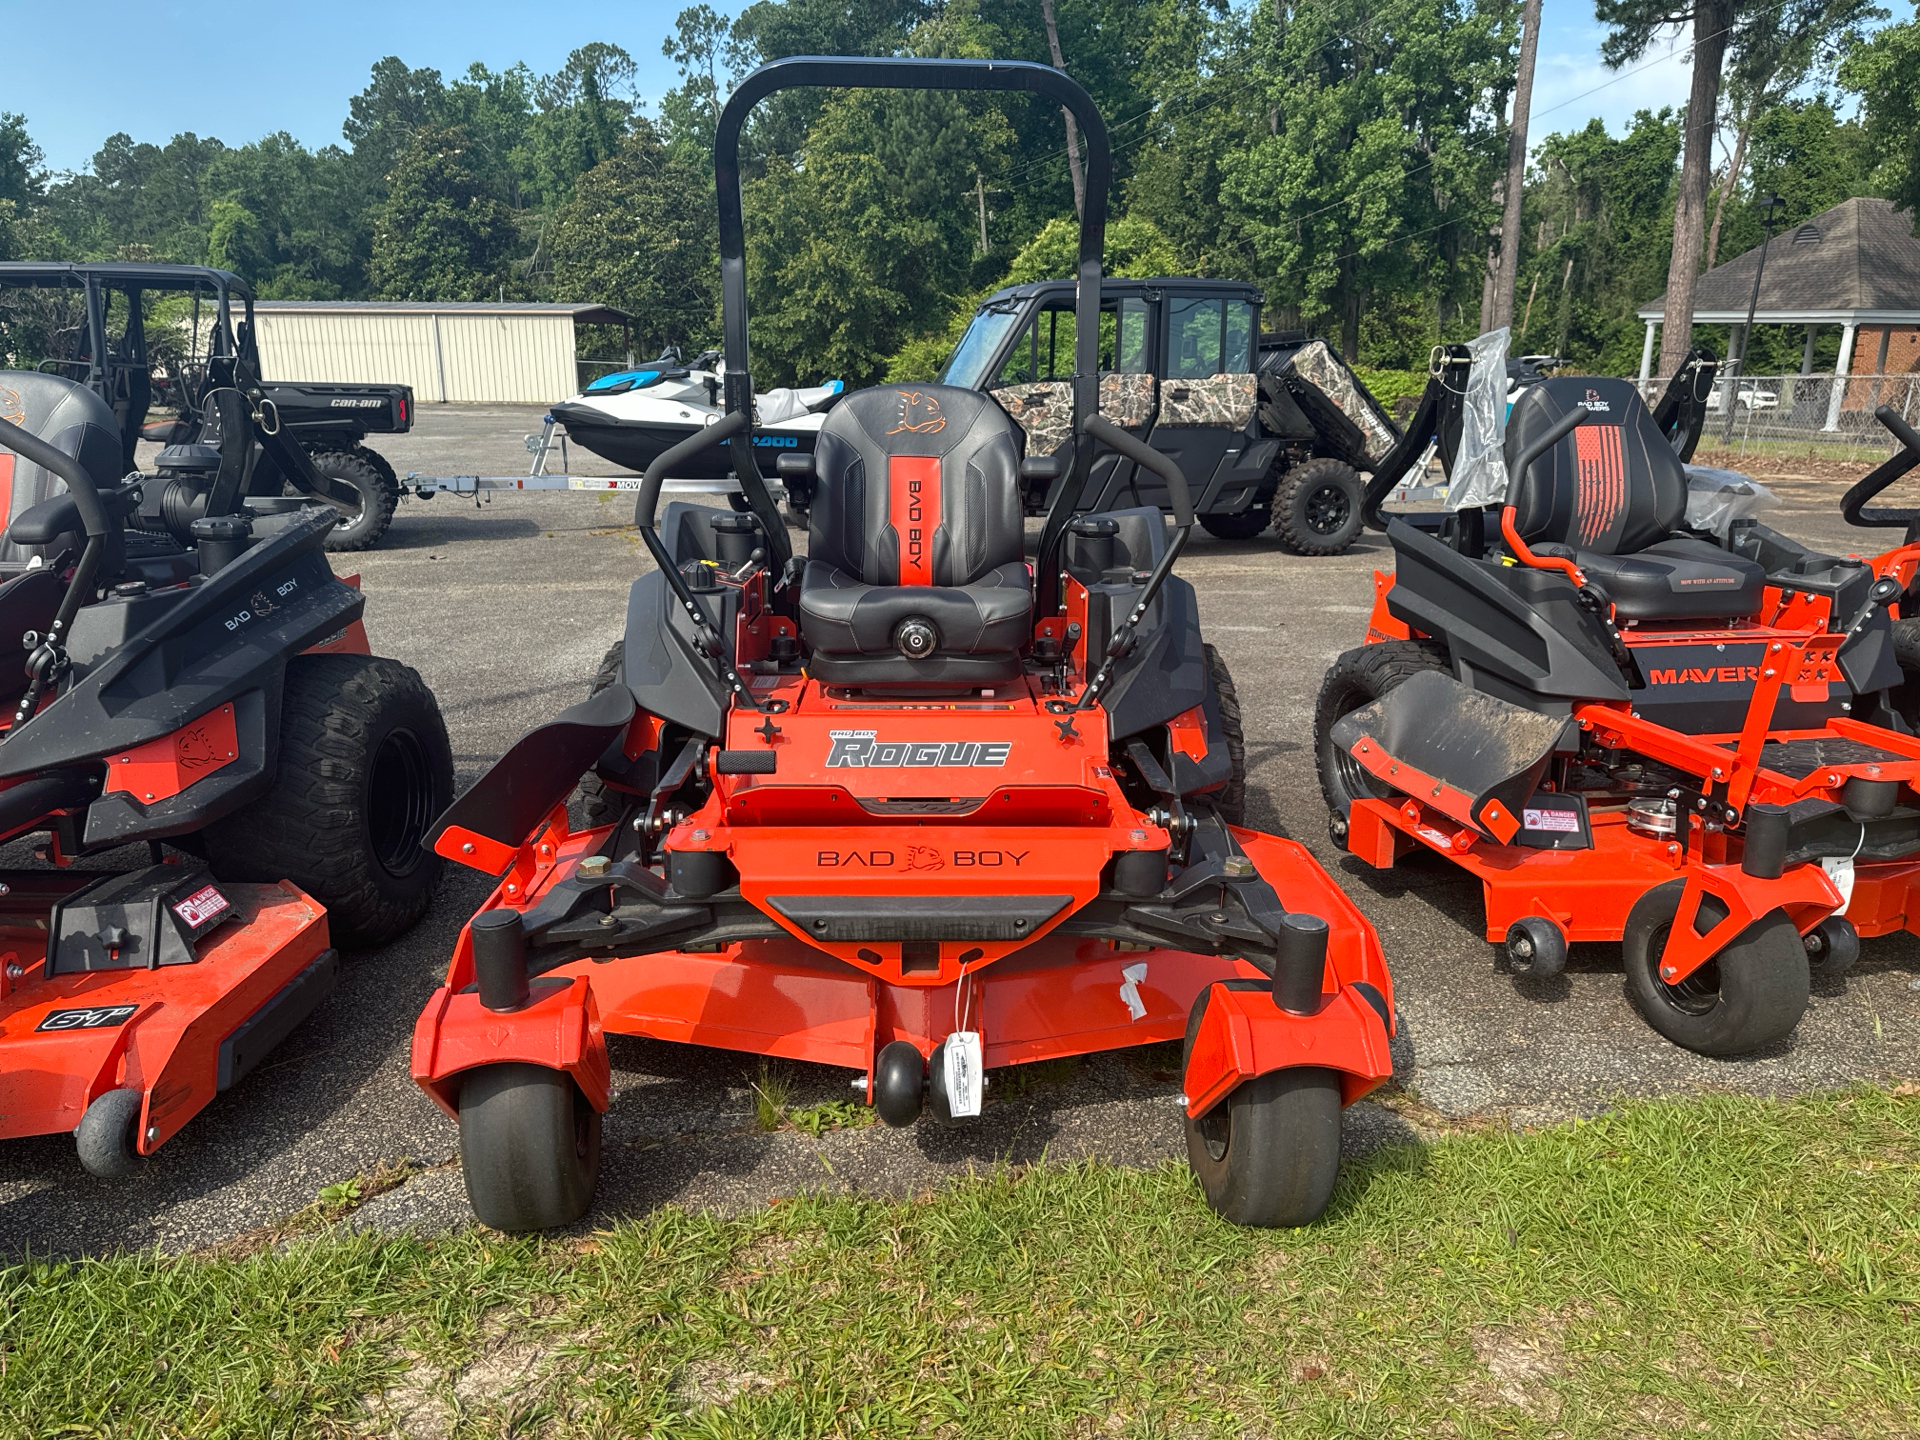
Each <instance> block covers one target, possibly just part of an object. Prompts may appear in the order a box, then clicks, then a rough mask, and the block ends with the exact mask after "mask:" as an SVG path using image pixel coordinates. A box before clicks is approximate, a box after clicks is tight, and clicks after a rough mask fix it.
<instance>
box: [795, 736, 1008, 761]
mask: <svg viewBox="0 0 1920 1440" xmlns="http://www.w3.org/2000/svg"><path fill="white" fill-rule="evenodd" d="M827 734H828V735H829V736H830V737H831V738H832V740H833V747H832V748H831V749H830V750H829V751H828V752H827V768H828V769H829V770H839V769H854V770H897V769H905V770H958V769H964V768H967V767H969V766H971V767H976V768H978V767H983V766H984V767H986V768H989V769H997V768H998V767H1000V766H1002V765H1005V764H1006V763H1007V756H1008V755H1009V754H1010V753H1011V752H1012V750H1013V744H1012V742H1011V741H1007V740H993V741H975V740H960V741H952V740H947V741H941V740H881V739H878V738H876V736H875V734H874V732H873V731H871V730H829V731H828V732H827Z"/></svg>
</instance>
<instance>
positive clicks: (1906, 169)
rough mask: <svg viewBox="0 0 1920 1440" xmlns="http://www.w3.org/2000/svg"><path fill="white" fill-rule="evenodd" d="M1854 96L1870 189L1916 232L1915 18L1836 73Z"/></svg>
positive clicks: (1918, 57)
mask: <svg viewBox="0 0 1920 1440" xmlns="http://www.w3.org/2000/svg"><path fill="white" fill-rule="evenodd" d="M1840 83H1841V84H1843V85H1844V86H1846V88H1847V89H1849V90H1851V91H1853V92H1854V93H1855V94H1857V95H1859V96H1860V101H1861V103H1860V110H1861V115H1862V117H1863V119H1864V121H1865V126H1864V128H1865V139H1866V145H1867V150H1868V155H1869V157H1870V158H1871V160H1872V163H1873V166H1874V169H1873V176H1872V183H1873V188H1874V189H1875V190H1876V191H1877V192H1878V193H1880V194H1882V195H1885V196H1886V197H1887V198H1888V199H1890V200H1892V201H1893V203H1894V204H1895V205H1896V206H1898V207H1899V208H1900V209H1902V210H1905V211H1907V212H1909V213H1910V214H1912V215H1913V217H1914V222H1915V228H1916V231H1920V16H1917V17H1916V18H1915V19H1912V20H1909V21H1907V22H1906V23H1905V24H1903V25H1890V26H1888V27H1887V28H1886V29H1885V30H1882V31H1881V32H1880V33H1879V34H1878V35H1875V36H1874V37H1873V39H1872V40H1871V41H1870V42H1868V43H1867V44H1865V45H1862V46H1860V47H1859V48H1858V49H1856V50H1855V51H1854V52H1853V53H1852V54H1851V55H1849V56H1848V57H1847V58H1846V60H1845V61H1844V62H1843V63H1842V64H1841V67H1840Z"/></svg>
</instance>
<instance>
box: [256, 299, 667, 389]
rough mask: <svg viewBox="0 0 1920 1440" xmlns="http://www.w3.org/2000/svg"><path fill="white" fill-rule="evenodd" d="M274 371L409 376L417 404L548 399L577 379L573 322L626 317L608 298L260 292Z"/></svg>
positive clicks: (262, 328) (315, 376)
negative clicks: (604, 301)
mask: <svg viewBox="0 0 1920 1440" xmlns="http://www.w3.org/2000/svg"><path fill="white" fill-rule="evenodd" d="M254 317H255V322H256V325H257V327H258V330H259V335H258V337H257V338H258V342H259V346H260V366H261V369H262V370H263V371H264V372H265V374H266V376H267V378H268V379H271V380H315V381H332V382H336V383H350V384H381V385H393V384H398V385H411V386H412V387H413V394H414V399H415V401H416V402H418V403H420V404H431V403H433V402H435V401H438V402H442V403H451V404H456V405H480V404H488V403H496V404H530V405H545V404H550V403H552V402H553V401H555V400H564V399H566V397H567V396H569V395H572V394H574V393H576V392H577V391H578V390H579V389H580V385H581V381H580V378H579V373H578V370H579V367H578V365H577V364H576V360H577V358H578V343H577V340H576V337H575V329H574V327H575V326H577V325H620V326H626V325H627V324H628V323H629V317H628V316H627V314H626V313H625V312H624V311H620V310H615V309H613V308H612V307H610V306H606V305H545V304H536V303H533V302H531V301H529V302H524V303H523V302H520V301H505V302H501V303H494V302H492V301H475V302H468V303H446V304H439V303H434V302H416V301H400V300H393V301H384V300H261V301H258V302H256V303H255V305H254Z"/></svg>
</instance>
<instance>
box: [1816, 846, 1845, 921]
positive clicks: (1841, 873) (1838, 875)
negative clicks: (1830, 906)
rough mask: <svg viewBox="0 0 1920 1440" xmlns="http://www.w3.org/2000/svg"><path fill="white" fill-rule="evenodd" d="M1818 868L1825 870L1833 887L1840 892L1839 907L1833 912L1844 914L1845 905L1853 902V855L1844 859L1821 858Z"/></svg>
mask: <svg viewBox="0 0 1920 1440" xmlns="http://www.w3.org/2000/svg"><path fill="white" fill-rule="evenodd" d="M1820 868H1821V869H1822V870H1825V871H1826V872H1827V878H1828V879H1829V880H1831V881H1833V888H1834V889H1836V890H1838V891H1839V892H1840V908H1839V909H1838V910H1836V911H1834V912H1833V913H1834V914H1836V915H1844V914H1846V913H1847V907H1848V906H1849V905H1851V904H1853V857H1852V856H1848V857H1847V858H1846V859H1845V860H1822V861H1821V862H1820Z"/></svg>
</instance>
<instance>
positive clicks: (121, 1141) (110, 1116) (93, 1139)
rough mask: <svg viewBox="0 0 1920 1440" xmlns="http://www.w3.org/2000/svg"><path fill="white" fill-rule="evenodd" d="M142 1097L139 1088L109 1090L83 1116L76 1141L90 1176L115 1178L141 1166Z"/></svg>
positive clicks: (81, 1160)
mask: <svg viewBox="0 0 1920 1440" xmlns="http://www.w3.org/2000/svg"><path fill="white" fill-rule="evenodd" d="M142 1098H143V1097H142V1096H141V1094H140V1092H139V1091H138V1090H109V1091H107V1093H106V1094H104V1095H102V1096H101V1097H100V1098H99V1099H97V1100H95V1101H94V1102H93V1103H92V1104H91V1105H89V1106H88V1107H87V1113H86V1114H85V1115H82V1116H81V1117H80V1124H79V1126H78V1127H77V1128H76V1129H75V1130H74V1132H73V1140H74V1144H75V1145H76V1146H77V1147H78V1148H79V1151H80V1163H81V1164H82V1165H84V1166H85V1167H86V1169H87V1173H88V1174H89V1175H98V1176H99V1177H100V1178H101V1179H102V1180H112V1179H115V1178H117V1177H119V1176H122V1175H131V1174H132V1173H133V1172H134V1171H136V1170H138V1169H139V1168H140V1131H139V1125H140V1106H141V1101H142Z"/></svg>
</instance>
